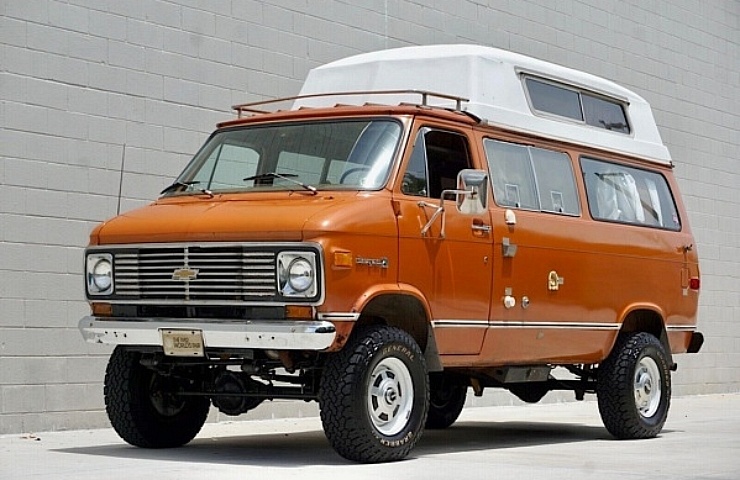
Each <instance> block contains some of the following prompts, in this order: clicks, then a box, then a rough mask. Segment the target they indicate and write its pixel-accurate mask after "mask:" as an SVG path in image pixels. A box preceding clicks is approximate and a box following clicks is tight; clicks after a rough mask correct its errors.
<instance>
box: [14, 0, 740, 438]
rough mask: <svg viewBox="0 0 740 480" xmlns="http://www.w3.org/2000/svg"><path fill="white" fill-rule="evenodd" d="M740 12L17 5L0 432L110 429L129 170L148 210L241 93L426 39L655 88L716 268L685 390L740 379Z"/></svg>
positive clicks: (250, 96)
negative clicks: (108, 373) (99, 312)
mask: <svg viewBox="0 0 740 480" xmlns="http://www.w3.org/2000/svg"><path fill="white" fill-rule="evenodd" d="M739 16H740V4H739V3H738V2H736V1H732V0H717V1H710V2H694V1H690V0H670V1H669V0H656V1H653V2H638V1H625V2H612V1H610V0H562V1H558V2H549V1H544V0H538V1H506V0H501V1H498V0H497V1H494V0H490V1H482V0H459V1H455V2H446V1H440V0H434V1H429V0H425V1H421V0H418V1H406V0H382V1H381V0H372V1H366V0H344V1H341V0H316V1H314V0H311V1H310V2H307V1H300V2H299V1H293V0H273V1H257V0H205V1H204V0H140V1H136V2H127V1H120V2H99V1H91V0H4V1H2V2H0V433H7V432H29V431H40V430H53V429H63V428H79V427H90V426H103V425H106V419H105V415H104V413H103V411H102V408H103V406H102V385H101V382H102V378H103V372H104V369H105V362H106V357H107V355H108V353H109V350H108V349H107V348H104V347H99V346H94V345H88V344H85V343H83V342H82V340H81V338H80V335H79V333H78V332H77V328H76V326H77V322H78V319H79V318H80V317H81V316H82V315H84V314H86V312H87V306H86V304H85V302H84V301H83V295H82V275H81V269H82V260H81V258H82V248H83V246H84V245H85V244H86V242H87V236H88V233H89V231H90V230H91V229H92V227H93V226H94V225H95V224H96V223H97V222H99V221H102V220H104V219H106V218H108V217H110V216H112V215H115V213H116V211H117V210H118V208H119V206H118V203H119V202H118V192H119V185H120V188H121V192H122V200H121V202H120V203H121V205H120V208H121V209H122V210H127V209H130V208H133V207H136V206H138V205H142V204H144V203H145V202H147V201H149V200H151V199H153V198H155V197H156V196H157V193H158V192H159V191H160V190H161V189H162V188H163V187H164V186H166V185H167V184H169V182H171V180H172V179H173V178H174V177H175V176H176V175H177V174H178V173H179V171H180V170H181V169H182V168H183V166H184V165H185V164H186V162H187V161H188V159H189V158H190V156H191V155H192V154H193V153H194V152H195V151H196V150H197V148H198V146H199V145H200V144H201V143H202V142H203V141H204V140H205V138H206V137H207V135H208V133H209V132H210V131H211V129H212V128H213V126H214V124H215V123H216V122H217V121H220V120H225V119H229V118H231V113H230V111H229V107H230V105H232V104H235V103H242V102H246V101H252V100H259V99H263V98H268V97H277V96H289V95H293V94H295V93H297V92H298V90H299V87H300V85H301V81H302V79H303V78H304V77H305V75H306V73H307V72H308V70H309V69H310V68H312V67H315V66H317V65H319V64H322V63H325V62H328V61H332V60H335V59H338V58H341V57H344V56H347V55H351V54H355V53H360V52H365V51H371V50H377V49H382V48H389V47H396V46H404V45H412V44H431V43H478V44H484V45H490V46H495V47H501V48H505V49H510V50H513V51H516V52H520V53H524V54H527V55H532V56H536V57H540V58H544V59H547V60H550V61H554V62H556V63H561V64H564V65H567V66H570V67H574V68H578V69H583V70H586V71H589V72H591V73H595V74H598V75H602V76H605V77H608V78H610V79H612V80H615V81H616V82H618V83H622V84H624V85H625V86H627V87H629V88H632V89H634V90H636V91H637V92H639V93H641V94H642V95H643V96H644V97H646V98H647V100H648V101H650V102H651V103H652V105H653V106H654V108H655V115H656V118H657V121H658V124H659V128H660V130H661V133H662V135H663V138H664V140H665V141H666V143H667V144H668V146H669V148H670V150H671V152H672V153H673V157H674V161H675V163H676V172H677V174H678V177H679V179H680V185H681V188H682V190H683V193H684V198H685V201H686V203H687V204H688V208H689V215H690V220H691V222H692V224H693V228H694V232H695V235H696V238H697V247H698V249H699V253H700V256H701V258H702V269H703V288H702V297H701V312H700V314H701V318H700V322H701V329H702V331H703V332H704V333H705V334H706V336H707V343H706V346H705V349H704V351H703V353H702V354H700V355H695V356H690V357H689V356H686V357H683V358H681V359H680V367H679V371H678V372H677V373H676V374H675V375H674V383H675V386H676V388H675V390H676V392H677V393H678V394H693V393H711V392H727V391H738V390H740V353H739V352H740V293H738V292H740V214H738V211H740V196H738V195H739V194H738V189H737V185H738V184H740V164H739V163H738V154H737V152H738V151H740V149H739V148H738V147H739V146H740V145H739V143H740V134H739V128H738V126H739V125H740V118H739V114H738V112H740V53H739V52H740V45H739V44H740V24H739V23H738V17H739ZM122 165H123V175H122V177H121V167H122ZM121 179H122V181H121ZM495 398H498V397H495ZM260 408H261V409H262V413H261V415H263V416H270V415H283V414H287V415H290V414H292V413H294V411H293V410H290V409H285V408H280V405H278V406H275V407H270V406H269V405H265V406H264V407H260ZM308 412H309V413H308V414H310V413H311V412H313V410H310V409H309V410H308Z"/></svg>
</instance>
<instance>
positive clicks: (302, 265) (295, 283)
mask: <svg viewBox="0 0 740 480" xmlns="http://www.w3.org/2000/svg"><path fill="white" fill-rule="evenodd" d="M288 284H290V286H291V288H292V289H293V290H295V291H296V292H305V291H306V290H308V289H309V288H311V285H312V284H313V267H312V266H311V262H309V261H308V260H306V259H305V258H296V259H295V260H293V261H292V262H290V265H288Z"/></svg>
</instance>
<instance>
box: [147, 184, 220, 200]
mask: <svg viewBox="0 0 740 480" xmlns="http://www.w3.org/2000/svg"><path fill="white" fill-rule="evenodd" d="M199 183H200V182H199V181H197V180H193V181H190V182H180V181H175V182H174V183H173V184H172V185H170V186H168V187H165V189H164V190H162V191H161V192H159V194H160V195H164V194H165V193H167V192H171V191H172V190H176V189H178V188H189V187H192V186H193V185H198V184H199ZM198 191H199V192H200V193H203V194H205V195H209V196H210V197H211V198H213V192H211V191H210V190H207V189H205V188H201V189H199V190H198Z"/></svg>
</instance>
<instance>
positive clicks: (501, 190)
mask: <svg viewBox="0 0 740 480" xmlns="http://www.w3.org/2000/svg"><path fill="white" fill-rule="evenodd" d="M484 147H485V150H486V158H487V159H488V164H489V167H490V170H491V180H492V183H493V196H494V199H495V200H496V203H497V204H498V205H500V206H502V207H514V208H522V209H526V210H539V211H543V212H550V213H561V214H566V215H578V214H580V208H579V204H578V193H577V191H576V183H575V179H574V176H573V168H572V166H571V163H570V158H569V157H568V155H566V154H565V153H563V152H557V151H554V150H547V149H544V148H537V147H530V146H527V145H518V144H515V143H507V142H499V141H496V140H490V139H487V140H485V141H484Z"/></svg>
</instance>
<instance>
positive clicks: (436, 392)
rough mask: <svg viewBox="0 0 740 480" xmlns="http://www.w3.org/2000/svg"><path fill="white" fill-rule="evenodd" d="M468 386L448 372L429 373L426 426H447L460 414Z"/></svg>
mask: <svg viewBox="0 0 740 480" xmlns="http://www.w3.org/2000/svg"><path fill="white" fill-rule="evenodd" d="M467 393H468V386H467V384H466V383H465V380H464V379H463V378H458V377H456V376H454V375H450V374H448V373H430V374H429V414H428V415H427V422H426V425H425V426H426V428H429V429H443V428H447V427H449V426H450V425H452V424H453V423H455V421H456V420H457V418H458V417H459V416H460V413H461V412H462V409H463V407H464V406H465V397H466V396H467Z"/></svg>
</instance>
